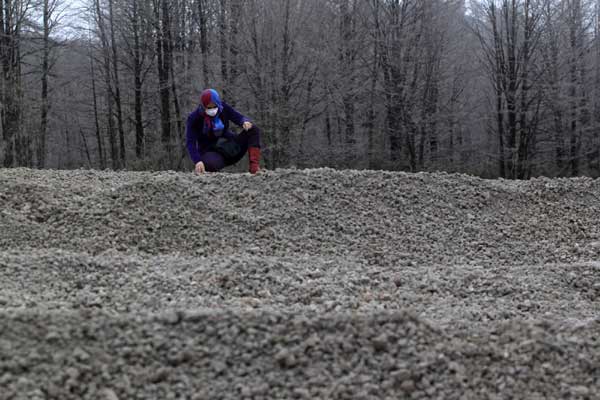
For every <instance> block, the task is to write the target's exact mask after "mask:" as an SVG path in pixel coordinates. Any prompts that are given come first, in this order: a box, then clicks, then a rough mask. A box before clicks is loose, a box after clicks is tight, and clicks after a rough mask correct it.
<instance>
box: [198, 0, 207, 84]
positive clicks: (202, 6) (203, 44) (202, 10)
mask: <svg viewBox="0 0 600 400" xmlns="http://www.w3.org/2000/svg"><path fill="white" fill-rule="evenodd" d="M205 1H206V0H197V2H198V3H197V4H198V20H199V25H200V55H201V56H202V78H203V79H204V88H208V87H209V85H210V76H209V70H208V56H209V54H208V53H209V46H208V29H207V17H206V16H207V12H206V3H205Z"/></svg>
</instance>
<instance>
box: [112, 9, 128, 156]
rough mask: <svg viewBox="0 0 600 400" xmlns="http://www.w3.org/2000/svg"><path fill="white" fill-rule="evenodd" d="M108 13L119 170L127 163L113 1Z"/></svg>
mask: <svg viewBox="0 0 600 400" xmlns="http://www.w3.org/2000/svg"><path fill="white" fill-rule="evenodd" d="M108 12H109V19H110V21H109V22H110V42H111V47H112V69H113V76H114V79H115V92H114V97H115V105H116V107H117V128H118V130H119V146H120V153H119V154H120V156H121V157H120V162H119V165H120V167H121V168H126V166H127V165H126V162H127V152H126V148H125V130H124V128H123V109H122V106H121V85H120V82H119V68H118V53H117V48H118V45H117V43H116V41H115V27H114V25H115V19H114V12H113V0H108Z"/></svg>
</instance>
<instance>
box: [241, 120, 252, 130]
mask: <svg viewBox="0 0 600 400" xmlns="http://www.w3.org/2000/svg"><path fill="white" fill-rule="evenodd" d="M242 128H244V130H245V131H249V130H250V129H252V122H250V121H246V122H244V123H243V124H242Z"/></svg>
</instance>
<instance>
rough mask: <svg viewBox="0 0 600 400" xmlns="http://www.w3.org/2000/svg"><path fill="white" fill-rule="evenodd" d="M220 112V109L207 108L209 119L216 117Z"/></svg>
mask: <svg viewBox="0 0 600 400" xmlns="http://www.w3.org/2000/svg"><path fill="white" fill-rule="evenodd" d="M218 112H219V109H218V108H207V109H206V115H208V116H209V117H214V116H215V115H217V113H218Z"/></svg>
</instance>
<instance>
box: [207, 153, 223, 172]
mask: <svg viewBox="0 0 600 400" xmlns="http://www.w3.org/2000/svg"><path fill="white" fill-rule="evenodd" d="M202 162H204V168H205V169H206V171H207V172H217V171H220V170H222V169H223V168H224V167H225V161H224V160H223V156H221V155H220V154H219V153H215V152H209V153H204V155H203V157H202Z"/></svg>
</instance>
